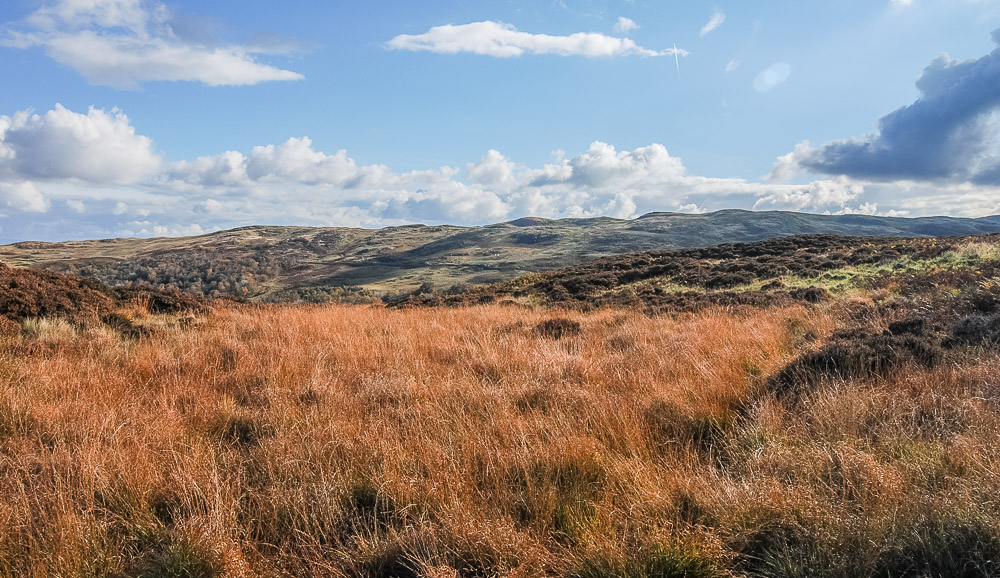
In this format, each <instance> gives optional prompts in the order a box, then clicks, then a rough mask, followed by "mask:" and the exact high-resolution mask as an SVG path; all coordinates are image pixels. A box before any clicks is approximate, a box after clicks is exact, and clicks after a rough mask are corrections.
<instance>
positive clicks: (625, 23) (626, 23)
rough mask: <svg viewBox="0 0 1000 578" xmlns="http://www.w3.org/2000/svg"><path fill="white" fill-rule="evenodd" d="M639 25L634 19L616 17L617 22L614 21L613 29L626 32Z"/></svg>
mask: <svg viewBox="0 0 1000 578" xmlns="http://www.w3.org/2000/svg"><path fill="white" fill-rule="evenodd" d="M638 28H639V25H638V24H636V23H635V20H632V19H631V18H625V17H624V16H619V17H618V22H616V23H615V27H614V31H615V32H617V33H618V34H628V33H629V32H631V31H633V30H637V29H638Z"/></svg>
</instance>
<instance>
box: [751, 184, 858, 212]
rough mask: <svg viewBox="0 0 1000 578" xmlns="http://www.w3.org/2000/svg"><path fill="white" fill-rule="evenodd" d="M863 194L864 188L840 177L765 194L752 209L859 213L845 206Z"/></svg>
mask: <svg viewBox="0 0 1000 578" xmlns="http://www.w3.org/2000/svg"><path fill="white" fill-rule="evenodd" d="M864 192H865V188H864V186H862V185H860V184H856V183H851V182H850V181H848V180H847V179H845V178H843V177H841V178H839V179H836V180H829V181H815V182H813V183H810V184H809V185H808V186H805V187H790V188H784V189H781V190H776V191H774V192H772V193H769V194H766V195H764V196H762V197H760V198H759V199H757V201H756V202H755V203H754V205H753V208H754V209H766V208H781V209H786V210H793V211H804V210H807V209H811V210H823V209H826V208H829V207H840V209H841V210H842V211H844V212H861V211H860V210H851V209H847V204H848V203H849V202H851V201H854V200H855V199H857V198H858V197H860V196H861V195H863V194H864Z"/></svg>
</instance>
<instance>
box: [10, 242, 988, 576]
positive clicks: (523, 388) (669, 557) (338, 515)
mask: <svg viewBox="0 0 1000 578" xmlns="http://www.w3.org/2000/svg"><path fill="white" fill-rule="evenodd" d="M998 284H1000V236H992V235H980V236H972V237H961V238H959V237H950V238H945V237H937V238H911V239H905V238H882V237H839V236H833V235H820V236H796V237H789V238H781V239H773V240H768V241H761V242H755V243H737V244H726V245H721V246H715V247H708V248H702V249H683V250H682V249H673V250H658V251H652V252H644V253H633V254H627V255H620V256H614V257H606V258H603V259H599V260H591V261H586V262H581V263H579V264H576V265H574V266H571V267H568V268H562V269H556V270H552V271H547V272H541V273H537V272H536V273H530V274H527V275H523V276H521V277H518V278H516V279H513V280H508V281H504V282H501V283H497V284H493V285H489V286H484V287H472V288H467V289H464V290H461V291H455V292H453V294H443V293H439V294H410V295H406V296H405V297H401V298H399V299H388V300H386V301H381V300H379V301H376V302H373V303H370V304H364V305H348V304H323V305H319V304H314V305H301V304H299V305H292V304H264V303H252V302H246V301H242V302H240V301H233V300H225V299H217V300H205V299H203V298H199V297H195V296H192V295H191V294H187V293H181V292H178V291H176V290H173V289H170V288H162V287H161V288H152V287H145V286H141V285H126V286H121V287H109V286H107V285H104V284H102V283H100V282H99V281H96V280H94V279H90V278H83V277H77V276H71V275H62V274H59V273H52V272H47V271H36V270H31V269H25V268H17V267H7V266H5V267H0V303H2V304H3V310H2V311H0V314H2V322H0V334H2V336H0V576H11V577H13V576H36V577H43V576H65V577H70V576H74V577H75V576H81V577H82V576H144V577H166V576H201V577H211V576H376V577H378V576H381V577H409V576H437V577H445V576H447V577H456V576H458V577H474V576H525V577H528V576H532V577H534V576H565V577H578V578H597V577H606V576H607V577H610V576H614V577H627V578H639V577H672V576H676V577H715V576H719V577H722V576H774V577H777V576H839V577H853V576H878V577H887V578H888V577H901V576H914V577H918V576H919V577H924V576H942V577H943V576H995V575H998V574H1000V511H998V509H997V504H1000V476H998V474H1000V461H998V460H1000V449H998V447H1000V446H998V445H997V443H996V442H997V439H998V434H1000V404H998V401H997V400H998V399H1000V377H998V376H1000V286H998Z"/></svg>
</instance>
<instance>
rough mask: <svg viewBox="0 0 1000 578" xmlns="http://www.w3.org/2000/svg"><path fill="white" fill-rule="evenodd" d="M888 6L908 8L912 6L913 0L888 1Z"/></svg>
mask: <svg viewBox="0 0 1000 578" xmlns="http://www.w3.org/2000/svg"><path fill="white" fill-rule="evenodd" d="M889 4H890V5H892V6H909V5H910V4H913V0H889Z"/></svg>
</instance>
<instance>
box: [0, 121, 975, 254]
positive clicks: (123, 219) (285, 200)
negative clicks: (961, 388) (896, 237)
mask: <svg viewBox="0 0 1000 578" xmlns="http://www.w3.org/2000/svg"><path fill="white" fill-rule="evenodd" d="M956 194H960V195H966V197H967V198H972V196H973V195H975V194H977V193H976V191H971V192H970V191H960V192H958V193H956ZM983 198H986V197H982V196H981V199H980V201H977V202H984V201H982V199H983ZM876 202H885V204H886V208H887V209H889V210H893V209H895V208H898V207H894V206H893V204H892V202H891V199H889V200H888V201H886V200H885V199H882V198H879V199H875V198H872V197H871V195H870V194H869V191H868V190H867V187H866V185H864V184H863V183H859V182H856V181H854V180H852V179H848V178H846V177H838V178H833V179H827V180H821V181H817V182H813V183H805V184H788V183H773V182H772V183H759V182H752V181H747V180H744V179H737V178H712V177H704V176H699V175H693V174H690V173H689V172H688V170H687V169H686V167H685V166H684V163H683V162H682V161H681V159H680V158H678V157H676V156H674V155H672V154H670V152H669V151H668V150H667V148H666V147H665V146H663V145H662V144H658V143H654V144H650V145H648V146H643V147H638V148H634V149H631V150H619V149H617V148H616V147H614V146H613V145H611V144H609V143H605V142H601V141H595V142H593V143H592V144H591V145H590V146H589V147H588V148H587V149H586V150H584V151H582V152H579V153H577V154H569V155H567V154H565V153H561V152H560V153H558V154H555V155H554V156H553V160H552V161H550V162H549V163H547V164H542V165H541V166H538V165H534V166H532V165H524V164H521V163H518V162H517V161H515V160H513V159H511V158H508V157H507V156H506V155H504V154H503V153H502V152H500V151H497V150H489V151H487V152H486V153H485V154H483V155H482V156H481V157H480V158H479V159H478V160H475V161H473V162H469V163H467V164H464V165H463V166H461V167H451V166H443V167H438V168H429V169H425V170H415V171H410V172H396V171H394V170H392V169H391V168H390V167H388V166H386V165H382V164H368V165H365V164H360V163H358V162H356V161H355V160H354V159H353V158H352V157H351V156H350V155H349V154H348V153H347V151H346V150H339V151H336V152H332V153H326V152H324V151H322V150H319V149H318V148H317V147H316V146H315V145H314V143H313V142H312V141H311V140H310V139H309V138H307V137H295V138H290V139H288V140H286V141H284V142H282V143H280V144H269V145H261V146H256V147H253V148H251V149H250V150H249V151H246V152H240V151H225V152H222V153H219V154H217V155H211V156H203V157H199V158H196V159H193V160H187V161H180V162H173V163H163V162H162V161H161V159H160V157H159V156H158V154H157V153H156V151H155V148H154V146H153V143H152V142H151V141H150V139H148V138H147V137H145V136H143V135H140V134H137V132H136V130H135V129H134V128H133V127H132V126H131V125H130V123H129V120H128V118H127V117H126V116H125V115H124V113H122V112H119V111H111V112H106V111H103V110H99V109H91V110H89V111H88V113H87V114H81V113H75V112H73V111H70V110H68V109H66V108H64V107H61V106H57V107H56V108H55V109H53V110H52V111H49V112H47V113H44V114H31V113H27V112H22V113H16V114H14V115H12V116H10V117H0V213H2V214H3V215H4V216H6V217H7V218H9V215H10V213H12V212H23V213H28V212H44V211H49V210H51V211H53V212H55V213H57V214H58V213H59V212H61V213H62V214H68V213H78V214H73V215H72V216H71V222H73V223H74V224H75V225H76V226H77V227H79V230H80V231H86V233H83V232H80V233H78V235H80V236H84V235H86V236H94V235H98V236H100V235H103V236H120V235H143V236H148V235H161V234H175V233H182V232H191V231H195V232H197V231H211V230H214V229H217V228H227V227H235V226H240V225H248V224H261V223H275V224H312V225H331V226H332V225H338V226H365V227H378V226H386V225H395V224H403V223H413V222H426V223H432V224H433V223H452V224H469V225H471V224H484V223H491V222H498V221H503V220H507V219H513V218H516V217H521V216H526V215H535V216H541V217H549V218H563V217H591V216H600V215H608V216H615V217H622V218H627V217H635V216H638V215H641V214H643V213H647V212H650V211H663V210H682V211H688V212H694V211H707V210H716V209H721V208H730V207H734V206H735V207H746V208H750V207H753V208H757V209H788V210H810V211H816V212H833V213H836V212H840V213H846V212H861V211H870V210H874V208H876V204H875V203H876ZM909 208H910V209H912V210H916V209H915V208H914V207H909ZM81 211H82V212H81ZM22 222H24V220H23V219H21V220H18V222H17V223H12V225H11V227H8V226H7V225H8V223H7V222H5V223H4V228H5V229H7V230H6V231H5V232H4V235H6V236H7V238H11V239H12V240H13V239H16V237H13V236H14V235H17V234H18V233H17V231H18V230H19V229H18V228H17V227H18V226H20V225H19V224H18V223H22ZM48 222H51V223H53V224H52V225H51V227H53V231H52V233H51V235H52V236H53V237H55V236H58V237H59V238H65V237H66V236H67V235H70V236H72V235H73V233H72V232H67V231H65V230H64V227H65V222H67V221H66V220H65V219H63V220H57V219H51V220H49V221H45V222H44V223H48ZM44 223H40V222H38V221H36V222H34V223H33V225H32V227H33V228H32V229H31V230H32V233H31V234H32V235H36V234H37V233H36V231H39V230H42V229H44V227H45V226H47V225H45V224H44ZM57 223H61V224H59V225H58V226H59V227H60V228H59V229H54V228H55V227H56V226H57Z"/></svg>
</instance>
